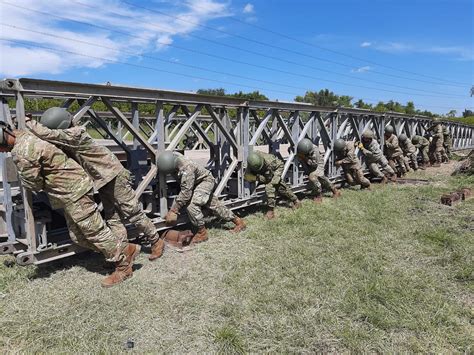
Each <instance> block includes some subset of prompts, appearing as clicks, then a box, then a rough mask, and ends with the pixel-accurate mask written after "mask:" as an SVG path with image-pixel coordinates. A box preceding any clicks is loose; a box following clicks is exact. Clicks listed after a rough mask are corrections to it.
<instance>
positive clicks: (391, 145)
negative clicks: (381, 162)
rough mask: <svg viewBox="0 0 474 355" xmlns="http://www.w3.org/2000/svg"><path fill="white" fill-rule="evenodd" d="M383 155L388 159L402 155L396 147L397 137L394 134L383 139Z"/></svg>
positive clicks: (398, 147) (400, 150)
mask: <svg viewBox="0 0 474 355" xmlns="http://www.w3.org/2000/svg"><path fill="white" fill-rule="evenodd" d="M384 153H385V155H386V156H387V157H388V158H395V157H398V156H400V155H403V151H402V149H401V148H400V146H399V145H398V137H397V136H396V135H394V134H392V135H391V136H390V138H386V139H385V144H384Z"/></svg>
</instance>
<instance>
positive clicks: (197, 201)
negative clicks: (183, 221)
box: [186, 180, 236, 227]
mask: <svg viewBox="0 0 474 355" xmlns="http://www.w3.org/2000/svg"><path fill="white" fill-rule="evenodd" d="M214 188H215V182H214V181H211V180H208V181H207V180H204V181H203V182H201V183H200V184H198V185H197V186H196V187H195V188H194V192H193V196H192V197H191V202H189V204H188V206H187V207H186V210H187V211H188V216H189V219H190V221H191V223H192V224H193V225H194V226H197V227H201V226H204V224H205V223H204V215H203V213H202V209H203V208H206V209H208V210H209V211H211V212H212V214H214V215H215V216H217V217H219V218H220V219H222V220H224V221H226V222H227V221H232V220H233V219H234V218H235V217H236V216H235V214H233V213H232V211H231V210H229V209H228V208H227V207H225V206H224V204H223V203H222V202H221V201H219V199H218V198H217V197H216V196H215V195H214Z"/></svg>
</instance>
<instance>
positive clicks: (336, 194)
mask: <svg viewBox="0 0 474 355" xmlns="http://www.w3.org/2000/svg"><path fill="white" fill-rule="evenodd" d="M332 197H333V198H338V197H341V191H339V190H338V189H336V188H335V187H334V188H333V189H332Z"/></svg>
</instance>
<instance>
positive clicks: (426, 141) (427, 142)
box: [415, 136, 430, 148]
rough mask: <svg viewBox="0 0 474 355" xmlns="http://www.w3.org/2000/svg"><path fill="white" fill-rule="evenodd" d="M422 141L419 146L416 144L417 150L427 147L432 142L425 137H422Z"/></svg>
mask: <svg viewBox="0 0 474 355" xmlns="http://www.w3.org/2000/svg"><path fill="white" fill-rule="evenodd" d="M420 138H421V139H420V141H419V143H418V144H415V147H416V148H422V147H427V146H429V145H430V141H429V140H428V139H426V138H425V137H421V136H420Z"/></svg>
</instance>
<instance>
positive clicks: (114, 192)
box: [27, 121, 159, 243]
mask: <svg viewBox="0 0 474 355" xmlns="http://www.w3.org/2000/svg"><path fill="white" fill-rule="evenodd" d="M27 127H28V128H29V129H30V130H31V131H32V132H33V133H34V134H35V135H36V136H38V137H39V138H41V139H43V140H45V141H48V142H50V143H52V144H54V145H56V146H57V147H59V148H61V149H62V150H63V151H64V152H65V153H66V154H67V155H68V156H69V157H71V158H73V159H74V160H75V161H77V162H78V163H79V164H80V165H81V166H82V167H83V168H84V170H85V171H86V172H87V173H88V174H89V176H90V177H91V178H92V180H93V181H94V187H95V189H96V190H97V191H98V192H99V196H100V199H101V201H102V204H103V207H104V216H105V220H106V221H107V225H108V226H109V227H110V229H112V231H113V232H114V233H115V234H116V235H117V236H122V235H123V236H126V235H127V230H126V229H125V226H124V224H123V221H124V220H128V221H130V223H133V224H135V226H136V227H137V230H138V232H139V233H143V234H144V235H145V237H146V238H147V239H148V240H149V241H150V242H151V243H154V242H155V241H156V240H157V239H158V238H159V235H158V232H157V230H156V227H155V225H154V224H153V222H152V221H151V220H150V219H149V218H148V217H147V216H146V215H145V213H144V212H143V210H142V208H141V204H140V202H139V201H138V199H137V197H136V195H135V191H134V190H133V189H132V187H131V183H130V173H129V172H128V170H126V169H125V168H124V167H123V166H122V164H121V163H120V161H119V160H118V159H117V157H116V156H115V154H113V153H112V152H111V151H110V150H109V149H108V148H107V147H104V146H101V145H99V144H97V143H96V142H95V141H94V140H93V139H92V138H91V137H90V136H89V134H87V132H86V130H85V129H84V128H83V127H72V128H68V129H53V130H52V129H49V128H47V127H45V126H43V125H42V124H40V123H39V122H36V121H29V122H28V123H27Z"/></svg>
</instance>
